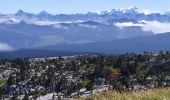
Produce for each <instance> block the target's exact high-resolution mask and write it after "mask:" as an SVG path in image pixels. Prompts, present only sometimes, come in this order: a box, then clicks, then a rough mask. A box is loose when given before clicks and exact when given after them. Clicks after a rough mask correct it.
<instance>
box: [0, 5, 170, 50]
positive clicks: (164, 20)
mask: <svg viewBox="0 0 170 100" xmlns="http://www.w3.org/2000/svg"><path fill="white" fill-rule="evenodd" d="M169 27H170V13H169V11H167V12H164V13H155V12H154V13H150V12H149V11H148V12H146V11H145V12H141V11H138V9H137V8H136V7H129V8H121V9H113V10H110V11H102V12H100V13H99V12H96V13H95V12H88V13H87V14H56V15H54V14H50V13H48V12H46V11H42V12H40V13H37V14H33V13H27V12H24V11H22V10H19V11H18V12H17V13H15V14H0V34H1V36H0V44H2V45H6V46H8V47H9V48H11V49H27V48H29V49H30V48H39V47H44V46H53V45H55V46H56V45H65V44H67V45H72V44H75V45H76V44H86V43H88V44H90V43H97V44H98V42H99V43H101V42H104V43H105V42H106V41H113V40H115V41H117V40H120V39H127V40H128V39H130V38H136V37H143V36H154V35H155V34H160V33H161V34H162V33H167V32H170V28H169ZM118 45H119V44H118ZM1 48H2V47H1V46H0V51H2V50H3V51H4V48H3V49H2V50H1Z"/></svg>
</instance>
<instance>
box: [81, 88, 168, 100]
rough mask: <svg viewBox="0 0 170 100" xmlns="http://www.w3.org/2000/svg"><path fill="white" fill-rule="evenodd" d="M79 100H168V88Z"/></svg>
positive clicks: (103, 94)
mask: <svg viewBox="0 0 170 100" xmlns="http://www.w3.org/2000/svg"><path fill="white" fill-rule="evenodd" d="M79 100H170V88H159V89H150V90H147V91H142V92H141V91H138V92H126V93H125V92H124V93H119V92H116V91H115V92H105V93H101V94H96V95H91V96H89V97H85V98H80V99H79Z"/></svg>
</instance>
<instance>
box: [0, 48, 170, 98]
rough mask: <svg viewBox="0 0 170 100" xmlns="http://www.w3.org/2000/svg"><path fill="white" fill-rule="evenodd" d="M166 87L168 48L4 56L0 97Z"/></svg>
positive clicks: (169, 79)
mask: <svg viewBox="0 0 170 100" xmlns="http://www.w3.org/2000/svg"><path fill="white" fill-rule="evenodd" d="M162 87H170V52H168V51H167V52H159V53H157V54H153V53H148V52H144V53H143V54H135V53H131V54H124V55H118V56H107V55H91V54H90V55H89V54H87V55H78V56H70V57H69V56H67V57H49V58H33V59H13V60H0V99H11V100H18V99H19V100H22V99H24V100H28V99H33V100H36V99H37V98H39V97H40V98H41V97H42V98H45V97H49V95H50V96H52V98H50V99H55V98H58V97H63V98H67V99H68V98H77V97H81V96H88V95H91V94H94V93H101V92H103V91H117V92H119V93H124V92H134V91H141V90H143V91H145V90H148V89H153V88H162ZM98 91H100V92H98ZM108 94H109V93H108ZM108 94H102V95H108ZM123 95H128V94H123ZM153 96H154V95H153ZM122 97H124V96H122ZM48 99H49V98H47V100H48Z"/></svg>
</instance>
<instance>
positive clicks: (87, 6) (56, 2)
mask: <svg viewBox="0 0 170 100" xmlns="http://www.w3.org/2000/svg"><path fill="white" fill-rule="evenodd" d="M169 4H170V0H0V13H15V12H16V11H18V10H19V9H22V10H24V11H26V12H32V13H38V12H40V11H42V10H46V11H48V12H50V13H52V14H58V13H86V12H88V11H97V10H99V11H101V10H111V9H113V8H122V7H128V6H130V5H133V6H136V7H137V8H139V9H140V10H142V9H149V10H156V11H165V10H168V9H170V6H169Z"/></svg>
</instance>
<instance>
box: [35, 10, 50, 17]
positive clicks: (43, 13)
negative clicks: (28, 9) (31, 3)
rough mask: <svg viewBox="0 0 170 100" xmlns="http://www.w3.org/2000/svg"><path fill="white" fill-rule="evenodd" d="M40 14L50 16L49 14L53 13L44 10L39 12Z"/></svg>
mask: <svg viewBox="0 0 170 100" xmlns="http://www.w3.org/2000/svg"><path fill="white" fill-rule="evenodd" d="M38 15H40V16H48V15H51V14H50V13H48V12H47V11H45V10H43V11H41V12H40V13H38Z"/></svg>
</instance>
